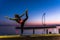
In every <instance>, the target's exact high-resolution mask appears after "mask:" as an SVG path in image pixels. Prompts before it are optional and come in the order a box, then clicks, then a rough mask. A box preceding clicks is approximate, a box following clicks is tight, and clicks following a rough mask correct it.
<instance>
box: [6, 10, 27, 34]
mask: <svg viewBox="0 0 60 40" xmlns="http://www.w3.org/2000/svg"><path fill="white" fill-rule="evenodd" d="M24 15H26V18H25V19H24V20H22V19H21V17H22V16H24ZM6 18H8V19H10V20H14V21H16V22H17V23H19V24H21V35H22V34H23V27H24V24H25V22H26V21H27V19H28V11H27V10H26V12H25V13H24V14H22V15H21V16H19V15H18V14H15V18H9V17H6Z"/></svg>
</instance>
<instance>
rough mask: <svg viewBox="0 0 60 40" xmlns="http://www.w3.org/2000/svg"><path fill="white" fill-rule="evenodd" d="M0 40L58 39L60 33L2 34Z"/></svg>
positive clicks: (59, 39) (59, 38)
mask: <svg viewBox="0 0 60 40" xmlns="http://www.w3.org/2000/svg"><path fill="white" fill-rule="evenodd" d="M0 40H60V34H42V35H41V34H34V35H27V36H26V35H25V36H24V35H23V36H20V35H4V36H0Z"/></svg>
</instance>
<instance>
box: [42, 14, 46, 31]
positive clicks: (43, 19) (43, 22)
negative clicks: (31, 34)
mask: <svg viewBox="0 0 60 40" xmlns="http://www.w3.org/2000/svg"><path fill="white" fill-rule="evenodd" d="M45 15H46V13H44V14H43V15H42V25H43V27H45ZM44 31H45V28H44Z"/></svg>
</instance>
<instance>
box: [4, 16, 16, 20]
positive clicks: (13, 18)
mask: <svg viewBox="0 0 60 40" xmlns="http://www.w3.org/2000/svg"><path fill="white" fill-rule="evenodd" d="M5 18H7V19H9V20H16V18H9V17H8V16H5Z"/></svg>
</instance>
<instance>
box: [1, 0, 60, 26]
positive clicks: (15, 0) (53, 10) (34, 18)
mask: <svg viewBox="0 0 60 40" xmlns="http://www.w3.org/2000/svg"><path fill="white" fill-rule="evenodd" d="M26 9H28V15H29V19H28V20H27V22H26V23H27V24H33V25H34V24H37V25H39V24H42V15H43V13H46V22H45V23H46V24H60V0H0V24H16V22H15V21H12V20H8V19H6V18H4V16H9V17H11V18H13V17H14V14H19V15H21V14H22V13H24V12H25V10H26Z"/></svg>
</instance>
